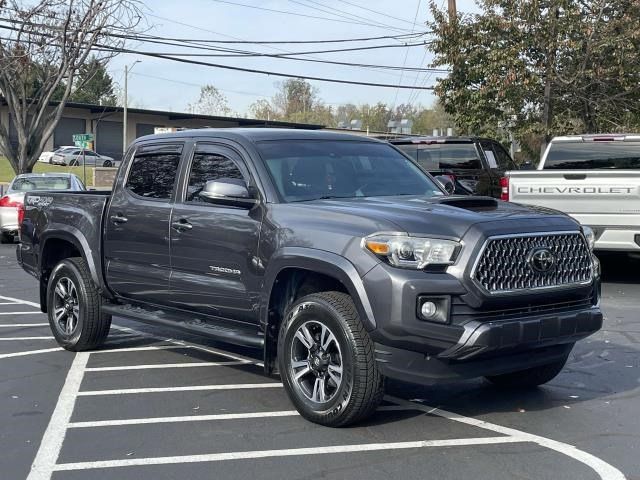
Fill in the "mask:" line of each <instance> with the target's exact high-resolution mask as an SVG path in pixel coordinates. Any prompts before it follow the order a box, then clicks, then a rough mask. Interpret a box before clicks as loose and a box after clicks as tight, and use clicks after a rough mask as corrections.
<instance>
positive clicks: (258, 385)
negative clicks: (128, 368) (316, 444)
mask: <svg viewBox="0 0 640 480" xmlns="http://www.w3.org/2000/svg"><path fill="white" fill-rule="evenodd" d="M280 387H282V384H281V383H235V384H230V385H190V386H188V387H157V388H156V387H154V388H123V389H117V390H85V391H82V392H78V396H80V397H90V396H99V395H130V394H136V393H163V392H196V391H204V390H246V389H254V388H280Z"/></svg>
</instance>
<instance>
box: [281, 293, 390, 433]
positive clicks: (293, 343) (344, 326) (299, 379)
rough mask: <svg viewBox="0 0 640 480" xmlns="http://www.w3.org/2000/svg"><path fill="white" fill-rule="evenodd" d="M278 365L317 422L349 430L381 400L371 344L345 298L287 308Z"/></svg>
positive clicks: (313, 298) (315, 299)
mask: <svg viewBox="0 0 640 480" xmlns="http://www.w3.org/2000/svg"><path fill="white" fill-rule="evenodd" d="M278 362H279V363H278V365H279V368H280V375H281V377H282V381H283V383H284V386H285V390H286V391H287V394H288V395H289V398H290V399H291V401H292V402H293V404H294V405H295V407H296V409H297V410H298V412H300V414H301V415H302V416H303V417H305V418H306V419H307V420H310V421H312V422H314V423H318V424H321V425H325V426H329V427H341V426H346V425H349V424H351V423H354V422H357V421H359V420H362V419H364V418H366V417H368V416H369V415H371V414H372V413H373V412H374V411H375V410H376V408H377V407H378V405H379V404H380V402H381V401H382V396H383V394H384V384H383V378H382V375H381V374H380V372H379V370H378V367H377V365H376V362H375V359H374V352H373V341H372V340H371V338H370V337H369V334H368V333H367V331H366V330H365V328H364V325H363V324H362V322H361V321H360V318H359V316H358V312H357V310H356V307H355V305H354V303H353V300H352V299H351V297H350V296H349V295H347V294H345V293H341V292H322V293H314V294H311V295H307V296H305V297H303V298H301V299H299V300H297V301H296V302H295V303H294V304H293V305H292V306H291V307H290V308H289V309H288V311H287V313H286V315H285V320H284V321H283V323H282V326H281V328H280V335H279V339H278Z"/></svg>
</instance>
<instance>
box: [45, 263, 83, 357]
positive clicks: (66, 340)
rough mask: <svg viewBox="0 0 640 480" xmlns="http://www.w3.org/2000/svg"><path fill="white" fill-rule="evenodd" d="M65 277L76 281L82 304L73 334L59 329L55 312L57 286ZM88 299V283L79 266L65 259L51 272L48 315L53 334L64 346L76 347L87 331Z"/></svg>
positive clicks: (79, 300) (48, 289) (48, 290)
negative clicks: (85, 281) (84, 279)
mask: <svg viewBox="0 0 640 480" xmlns="http://www.w3.org/2000/svg"><path fill="white" fill-rule="evenodd" d="M63 277H68V278H69V279H71V281H72V282H73V283H74V285H75V287H76V290H77V292H78V302H79V304H80V305H79V307H80V309H79V312H80V313H79V315H78V324H77V326H76V329H75V331H74V332H73V334H72V335H71V336H69V335H66V334H64V333H63V332H60V331H59V330H58V327H57V326H56V321H55V314H54V305H55V304H54V295H55V287H56V284H57V282H58V280H59V279H60V278H63ZM87 299H88V296H87V289H86V285H85V284H84V282H83V281H82V276H81V274H80V271H79V270H78V268H77V267H76V266H75V265H74V264H73V263H72V262H70V261H68V260H63V261H62V262H60V263H59V264H58V265H57V266H56V267H55V268H54V269H53V271H52V272H51V276H50V277H49V285H48V286H47V316H48V318H49V326H50V327H51V332H52V333H53V336H54V337H55V339H56V340H57V342H58V343H59V344H60V345H61V346H62V347H64V348H71V347H75V346H76V345H77V344H78V343H79V342H80V339H81V338H82V335H83V334H84V332H85V319H86V315H87V311H86V308H87Z"/></svg>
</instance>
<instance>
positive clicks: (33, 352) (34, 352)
mask: <svg viewBox="0 0 640 480" xmlns="http://www.w3.org/2000/svg"><path fill="white" fill-rule="evenodd" d="M63 350H64V349H63V348H62V347H56V348H44V349H41V350H29V351H27V352H15V353H3V354H0V360H2V359H4V358H13V357H23V356H25V355H37V354H39V353H49V352H61V351H63Z"/></svg>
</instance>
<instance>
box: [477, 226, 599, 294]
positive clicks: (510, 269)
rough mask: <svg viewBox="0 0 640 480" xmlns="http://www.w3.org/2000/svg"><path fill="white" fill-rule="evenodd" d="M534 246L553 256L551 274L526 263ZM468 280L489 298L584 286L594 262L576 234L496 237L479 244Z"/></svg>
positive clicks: (536, 233) (540, 233) (563, 232)
mask: <svg viewBox="0 0 640 480" xmlns="http://www.w3.org/2000/svg"><path fill="white" fill-rule="evenodd" d="M537 247H547V248H549V249H550V250H551V251H552V252H553V253H554V254H555V255H556V260H557V263H556V268H555V269H554V270H553V272H550V273H546V274H544V273H538V272H535V271H534V270H533V269H531V268H530V267H529V265H528V264H527V255H528V254H529V252H530V251H531V250H532V249H534V248H537ZM514 250H515V254H514V252H513V251H514ZM471 281H472V282H473V283H474V284H475V285H476V286H477V287H479V288H480V289H481V290H482V291H483V292H484V293H486V294H489V295H491V296H495V295H508V294H512V293H523V292H528V291H529V292H532V291H541V290H557V289H562V288H571V287H576V286H585V285H590V284H591V283H592V282H593V262H592V260H591V252H590V251H589V247H588V246H587V241H586V239H585V238H584V235H583V234H582V233H581V232H578V231H561V232H535V233H521V234H513V235H497V236H492V237H488V238H487V239H486V240H485V242H484V244H483V245H482V248H481V249H480V253H479V254H478V257H477V258H476V260H475V263H474V265H473V268H472V270H471Z"/></svg>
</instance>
